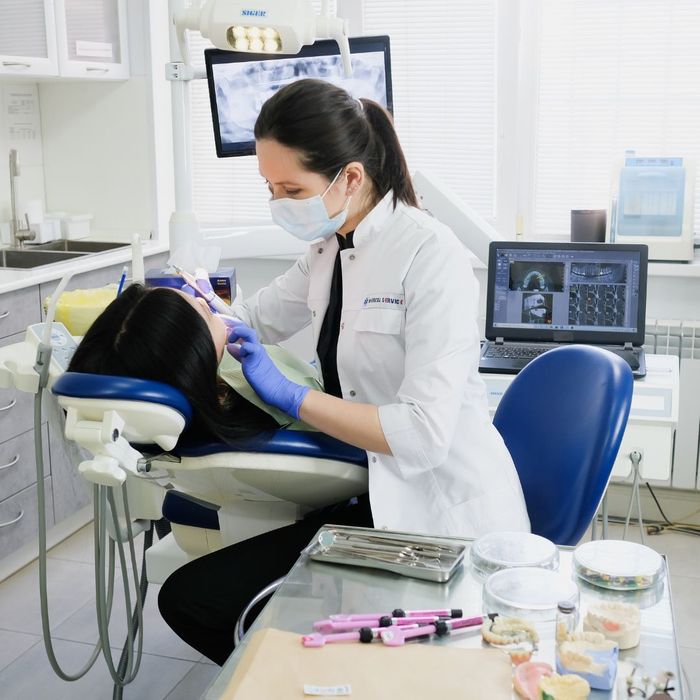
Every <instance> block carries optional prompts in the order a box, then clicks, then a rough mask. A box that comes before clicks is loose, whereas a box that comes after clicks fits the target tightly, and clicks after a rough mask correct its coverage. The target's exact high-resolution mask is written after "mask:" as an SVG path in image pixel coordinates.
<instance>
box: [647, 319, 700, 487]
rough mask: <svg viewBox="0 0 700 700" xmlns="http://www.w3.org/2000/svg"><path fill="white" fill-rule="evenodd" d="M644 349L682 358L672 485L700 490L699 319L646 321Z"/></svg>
mask: <svg viewBox="0 0 700 700" xmlns="http://www.w3.org/2000/svg"><path fill="white" fill-rule="evenodd" d="M644 349H645V351H646V352H648V353H654V354H657V355H675V356H676V357H680V397H679V398H680V401H679V407H678V428H677V430H676V441H675V446H674V451H673V466H672V472H671V486H672V487H673V488H679V489H700V321H676V320H656V319H647V320H646V337H645V344H644Z"/></svg>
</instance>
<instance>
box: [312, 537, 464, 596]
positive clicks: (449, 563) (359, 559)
mask: <svg viewBox="0 0 700 700" xmlns="http://www.w3.org/2000/svg"><path fill="white" fill-rule="evenodd" d="M465 550H466V546H465V545H464V544H462V543H461V542H459V541H456V540H451V539H448V538H440V537H429V536H423V535H414V534H408V533H404V532H393V531H391V530H372V529H370V528H362V527H345V526H340V525H326V526H324V527H322V528H321V529H320V530H319V531H318V533H317V534H316V537H315V538H314V540H313V541H312V542H311V544H310V545H309V546H308V547H307V548H306V549H305V550H304V551H305V552H306V553H307V554H308V555H309V557H310V558H311V559H313V560H315V561H321V562H328V563H331V564H345V565H347V566H364V567H369V568H372V569H382V570H384V571H391V572H393V573H395V574H400V575H401V576H409V577H411V578H419V579H423V580H426V581H435V582H438V583H444V582H445V581H448V580H449V579H450V578H451V577H452V575H453V574H454V573H455V571H457V569H459V567H460V566H461V565H462V561H463V559H464V552H465Z"/></svg>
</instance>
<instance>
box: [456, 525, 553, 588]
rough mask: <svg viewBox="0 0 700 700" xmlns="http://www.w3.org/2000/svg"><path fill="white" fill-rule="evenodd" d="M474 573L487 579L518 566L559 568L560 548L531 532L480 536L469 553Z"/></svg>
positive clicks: (494, 533) (492, 533)
mask: <svg viewBox="0 0 700 700" xmlns="http://www.w3.org/2000/svg"><path fill="white" fill-rule="evenodd" d="M469 558H470V560H471V563H472V569H473V571H474V572H475V573H476V574H478V575H479V576H480V577H483V578H486V577H488V576H490V575H491V574H493V573H495V572H496V571H501V570H502V569H513V568H516V567H523V566H528V567H537V568H540V569H552V570H556V569H558V568H559V552H558V550H557V547H556V545H555V544H554V543H553V542H550V541H549V540H548V539H545V538H544V537H540V536H539V535H533V534H531V533H529V532H491V533H489V534H488V535H484V536H483V537H480V538H479V539H478V540H476V542H474V543H473V544H472V546H471V549H470V550H469Z"/></svg>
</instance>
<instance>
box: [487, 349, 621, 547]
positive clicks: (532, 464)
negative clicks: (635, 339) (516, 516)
mask: <svg viewBox="0 0 700 700" xmlns="http://www.w3.org/2000/svg"><path fill="white" fill-rule="evenodd" d="M632 386H633V377H632V371H631V369H630V368H629V365H628V364H627V363H626V362H624V360H622V359H620V358H619V357H617V356H616V355H614V354H613V353H611V352H607V351H606V350H602V349H601V348H597V347H593V346H586V345H571V346H564V347H560V348H556V349H554V350H550V351H549V352H546V353H544V354H543V355H540V356H539V357H538V358H537V359H535V360H533V361H532V362H530V363H529V364H528V365H527V366H526V367H525V368H524V369H523V370H522V371H521V372H520V374H518V376H517V377H515V379H514V380H513V382H512V383H511V384H510V386H509V387H508V389H507V390H506V392H505V393H504V395H503V398H502V399H501V402H500V403H499V405H498V409H497V411H496V415H495V416H494V421H493V422H494V425H495V426H496V428H497V429H498V431H499V432H500V434H501V435H502V436H503V440H504V441H505V443H506V446H507V447H508V450H509V451H510V454H511V456H512V457H513V461H514V462H515V468H516V469H517V472H518V475H519V477H520V482H521V483H522V486H523V492H524V494H525V503H526V505H527V511H528V514H529V516H530V523H531V526H532V532H534V533H535V534H538V535H542V536H543V537H546V538H548V539H550V540H552V541H553V542H555V543H556V544H560V545H574V544H576V543H577V542H578V541H579V540H580V539H581V537H582V536H583V533H584V532H585V531H586V528H587V527H588V525H589V523H590V522H591V520H592V518H593V516H594V515H595V512H596V510H597V508H598V505H599V503H600V500H601V498H602V496H603V493H604V492H605V488H606V486H607V483H608V479H609V478H610V473H611V471H612V468H613V464H614V462H615V458H616V457H617V452H618V449H619V447H620V442H621V441H622V435H623V433H624V431H625V427H626V425H627V417H628V416H629V411H630V406H631V404H632Z"/></svg>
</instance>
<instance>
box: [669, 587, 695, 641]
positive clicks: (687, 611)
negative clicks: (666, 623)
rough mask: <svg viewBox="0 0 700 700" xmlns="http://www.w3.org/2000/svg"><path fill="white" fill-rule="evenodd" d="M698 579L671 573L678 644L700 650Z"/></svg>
mask: <svg viewBox="0 0 700 700" xmlns="http://www.w3.org/2000/svg"><path fill="white" fill-rule="evenodd" d="M698 587H700V581H698V579H697V578H695V577H693V576H673V575H671V594H672V597H673V614H674V617H675V620H676V635H677V637H678V645H679V646H682V647H693V648H695V649H699V650H700V597H698Z"/></svg>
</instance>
